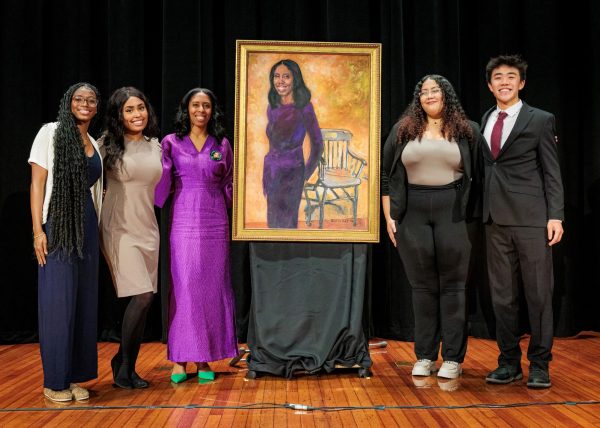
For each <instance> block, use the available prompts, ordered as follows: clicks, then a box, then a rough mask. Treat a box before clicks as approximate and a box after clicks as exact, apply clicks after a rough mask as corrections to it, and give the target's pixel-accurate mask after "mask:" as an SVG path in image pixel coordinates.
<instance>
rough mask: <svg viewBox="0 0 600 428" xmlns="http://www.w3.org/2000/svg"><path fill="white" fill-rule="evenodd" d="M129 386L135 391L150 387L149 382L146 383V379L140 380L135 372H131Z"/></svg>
mask: <svg viewBox="0 0 600 428" xmlns="http://www.w3.org/2000/svg"><path fill="white" fill-rule="evenodd" d="M131 385H132V386H133V387H134V388H135V389H143V388H148V387H149V386H150V382H148V381H147V380H146V379H142V378H141V377H140V375H139V374H137V373H136V372H133V373H131Z"/></svg>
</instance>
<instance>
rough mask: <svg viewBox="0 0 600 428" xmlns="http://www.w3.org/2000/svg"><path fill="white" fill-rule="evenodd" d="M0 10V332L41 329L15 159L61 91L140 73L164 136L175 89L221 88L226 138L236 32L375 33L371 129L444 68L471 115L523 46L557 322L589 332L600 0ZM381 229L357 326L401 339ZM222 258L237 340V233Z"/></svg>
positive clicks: (113, 313) (160, 2) (142, 1)
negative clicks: (549, 169)
mask: <svg viewBox="0 0 600 428" xmlns="http://www.w3.org/2000/svg"><path fill="white" fill-rule="evenodd" d="M0 12H1V13H0V32H1V40H0V43H1V46H0V53H1V62H0V97H1V103H0V122H1V128H0V129H2V132H1V143H0V263H1V265H0V284H1V285H0V340H1V341H2V342H4V343H7V342H8V343H10V342H16V341H27V340H35V339H36V331H37V314H36V309H37V308H36V305H37V281H36V265H35V262H34V261H33V257H32V250H31V223H30V215H29V205H28V198H29V193H28V189H29V181H30V169H29V167H28V165H27V163H26V160H27V157H28V153H29V149H30V146H31V143H32V141H33V137H34V136H35V134H36V132H37V130H38V129H39V127H40V126H41V124H42V123H44V122H48V121H52V120H54V119H55V116H56V112H57V109H58V102H59V99H60V97H61V96H62V94H63V93H64V91H65V90H66V88H67V87H68V86H69V85H71V84H72V83H74V82H78V81H89V82H92V83H93V84H95V85H96V86H97V87H98V88H99V89H100V91H101V92H102V95H103V98H104V100H106V99H107V97H108V96H109V95H110V93H111V91H112V90H114V89H116V88H118V87H120V86H123V85H133V86H137V87H139V88H140V89H142V90H143V91H144V92H145V93H146V94H147V95H148V96H149V97H150V100H151V101H152V103H153V105H154V107H155V109H156V111H157V113H158V115H159V118H160V122H161V125H162V130H163V133H164V134H166V133H167V132H170V131H171V129H172V128H171V124H172V119H173V116H174V111H175V108H176V106H177V103H178V101H179V99H180V98H181V96H182V95H183V94H184V93H185V92H186V91H187V90H188V89H189V88H191V87H193V86H198V85H201V86H205V87H209V88H212V89H213V90H214V91H215V92H216V94H217V95H218V96H219V98H220V101H221V104H222V107H223V108H224V111H225V112H226V115H227V129H228V130H229V134H230V136H231V135H232V131H233V119H234V95H235V94H234V91H235V88H234V81H235V80H234V75H235V40H236V39H257V40H316V41H345V42H380V43H382V44H383V51H382V60H383V64H382V87H381V94H382V98H381V118H382V122H381V130H382V140H384V138H385V136H386V134H387V133H388V132H389V129H390V128H391V126H392V125H393V123H394V121H395V120H396V119H397V118H398V116H399V115H400V114H401V112H402V111H403V109H404V108H405V106H406V105H407V103H408V101H409V99H410V96H411V93H412V89H413V87H414V84H415V83H416V81H417V80H418V79H419V78H420V77H421V76H423V75H424V74H427V73H439V74H442V75H444V76H446V77H447V78H448V79H449V80H450V81H451V82H453V84H454V86H455V88H456V90H457V92H458V94H459V95H460V97H461V99H462V102H463V105H464V107H465V110H466V111H467V114H468V115H469V116H470V117H471V118H473V119H474V120H476V121H479V118H480V116H481V113H482V112H483V111H484V110H486V109H487V108H488V107H490V106H491V105H492V104H493V98H492V97H491V94H490V93H489V91H488V89H487V87H486V84H485V78H484V73H483V69H484V66H485V64H486V62H487V60H488V59H489V58H490V57H491V56H494V55H497V54H499V53H514V52H519V53H521V54H523V55H524V57H525V58H526V59H527V60H528V61H529V64H530V69H529V73H528V81H527V85H526V88H525V90H524V91H523V93H522V97H523V99H525V100H526V101H527V102H528V103H529V104H531V105H534V106H537V107H540V108H542V109H545V110H548V111H551V112H553V113H555V114H556V117H557V124H558V133H559V139H560V143H559V155H560V160H561V163H562V167H563V177H564V183H565V195H566V201H565V202H566V222H565V229H566V235H565V238H564V242H563V243H561V244H560V245H559V246H558V247H557V248H556V250H555V253H554V259H555V268H556V269H555V276H556V281H555V302H554V303H555V320H556V323H555V325H556V329H555V331H556V334H557V335H561V336H564V335H571V334H574V333H576V332H578V331H580V330H588V329H592V330H600V316H598V310H597V305H598V304H597V302H598V301H600V279H598V274H597V273H596V270H597V266H600V225H599V223H600V222H599V220H600V141H599V140H600V101H599V100H600V82H599V79H598V76H600V48H599V47H598V46H599V44H600V3H598V2H595V1H592V0H588V1H570V2H561V1H543V0H488V1H482V2H479V1H460V0H419V1H416V0H415V1H402V0H397V1H384V0H382V1H368V0H362V1H361V0H322V1H318V0H303V1H289V2H280V1H270V0H257V1H251V0H250V1H249V0H245V1H242V0H239V1H238V0H218V1H209V0H205V1H197V0H180V1H167V0H94V1H85V0H84V1H82V0H63V1H49V0H29V1H21V0H7V1H4V2H2V4H1V5H0ZM578 52H584V54H583V55H581V54H579V53H578ZM101 114H102V109H100V115H101ZM97 131H98V127H97V126H96V128H95V130H94V132H96V133H97ZM162 223H163V226H164V223H165V221H164V216H163V221H162ZM473 234H474V236H475V237H477V238H478V239H479V240H480V241H481V239H482V236H481V228H478V227H477V226H476V225H475V226H474V227H473ZM164 237H165V230H164V227H163V238H164ZM381 239H382V243H380V244H375V245H372V246H371V247H370V248H369V254H370V259H369V267H370V269H369V274H368V278H369V281H368V282H369V283H368V284H367V289H368V290H370V293H371V294H370V295H369V296H367V302H368V303H370V304H369V305H367V306H368V308H367V309H368V311H367V315H368V314H371V315H370V317H368V318H370V322H369V323H368V327H369V329H370V333H371V334H372V335H377V336H383V337H389V338H399V339H405V340H406V339H411V336H412V325H413V322H412V310H411V300H410V290H409V287H408V284H407V282H406V278H405V276H404V273H403V269H402V266H401V264H400V263H399V259H398V256H397V255H396V253H395V251H394V250H393V248H392V247H391V245H390V244H389V241H388V239H387V237H386V234H385V228H384V227H382V229H381ZM482 248H483V247H482V245H481V242H479V244H476V258H475V260H474V266H473V267H474V270H473V272H474V273H473V278H472V280H471V282H470V284H469V285H470V288H469V302H470V308H469V311H470V317H469V319H470V323H471V333H472V334H475V335H478V336H489V334H490V333H491V331H493V330H492V329H493V315H492V314H491V309H490V305H489V299H488V297H487V293H486V287H487V284H486V281H485V271H484V269H483V262H484V257H485V255H484V253H483V249H482ZM232 260H233V266H232V269H233V274H234V276H233V277H234V287H235V289H236V296H237V298H238V300H237V304H238V310H237V313H238V330H239V331H238V334H239V336H240V339H241V340H243V339H244V337H245V325H246V320H247V319H246V318H245V317H246V316H247V307H248V304H249V299H250V295H249V291H248V290H249V269H248V248H247V244H245V243H233V245H232ZM164 261H165V258H164V257H163V261H162V264H163V265H164ZM166 279H167V275H166V272H165V269H163V270H162V274H161V292H162V299H157V300H156V304H155V305H154V307H153V313H152V316H151V321H150V323H149V328H148V332H147V333H148V336H149V337H154V338H157V337H160V335H161V326H162V318H163V317H164V313H165V312H164V309H165V307H164V296H165V289H166V287H167V286H168V284H167V281H166ZM101 289H102V293H101V298H100V317H101V319H100V327H101V330H102V331H101V337H102V338H105V339H106V338H111V337H112V336H113V335H114V333H115V332H116V331H118V328H119V327H118V324H119V322H120V319H121V312H122V310H123V302H117V301H116V300H117V299H116V298H115V297H114V292H113V291H112V285H111V284H110V279H109V278H108V277H107V276H106V271H104V274H103V275H102V278H101ZM161 300H162V301H163V306H162V307H161V305H160V303H161ZM161 309H162V310H161ZM525 327H526V326H525Z"/></svg>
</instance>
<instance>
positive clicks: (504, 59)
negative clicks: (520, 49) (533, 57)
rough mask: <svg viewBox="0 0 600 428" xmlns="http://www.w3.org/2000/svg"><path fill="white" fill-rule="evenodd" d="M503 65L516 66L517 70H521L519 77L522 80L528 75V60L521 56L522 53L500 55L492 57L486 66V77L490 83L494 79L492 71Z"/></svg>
mask: <svg viewBox="0 0 600 428" xmlns="http://www.w3.org/2000/svg"><path fill="white" fill-rule="evenodd" d="M503 65H507V66H509V67H515V68H516V69H517V70H519V77H520V78H521V80H525V77H527V62H526V61H525V60H524V59H523V58H522V57H521V55H518V54H515V55H498V56H496V57H494V58H490V60H489V61H488V63H487V65H486V66H485V78H486V79H487V82H488V83H490V82H491V81H492V71H494V69H496V68H498V67H501V66H503Z"/></svg>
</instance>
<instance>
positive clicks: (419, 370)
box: [412, 360, 435, 376]
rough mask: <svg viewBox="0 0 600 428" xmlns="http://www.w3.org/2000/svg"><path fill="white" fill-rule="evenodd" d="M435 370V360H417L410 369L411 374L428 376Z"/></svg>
mask: <svg viewBox="0 0 600 428" xmlns="http://www.w3.org/2000/svg"><path fill="white" fill-rule="evenodd" d="M432 372H435V361H431V360H418V361H417V362H416V363H415V365H414V366H413V369H412V375H413V376H430V375H431V373H432Z"/></svg>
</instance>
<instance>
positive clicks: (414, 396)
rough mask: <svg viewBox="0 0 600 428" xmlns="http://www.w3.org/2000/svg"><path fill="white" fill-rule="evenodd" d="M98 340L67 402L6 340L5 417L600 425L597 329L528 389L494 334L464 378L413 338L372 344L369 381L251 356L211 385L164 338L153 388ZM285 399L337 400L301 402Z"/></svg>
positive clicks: (146, 357) (12, 421) (32, 348)
mask: <svg viewBox="0 0 600 428" xmlns="http://www.w3.org/2000/svg"><path fill="white" fill-rule="evenodd" d="M527 342H528V340H527V339H526V338H525V339H524V340H523V341H522V348H523V349H524V350H525V349H526V345H527ZM98 349H99V358H100V361H99V378H98V379H96V380H95V381H92V382H88V383H87V384H85V385H84V386H87V387H88V388H90V390H91V398H90V400H89V401H87V402H82V403H76V402H73V403H69V404H66V405H59V404H54V403H52V402H50V401H48V400H46V399H45V398H44V397H43V395H42V385H41V384H42V369H41V364H40V358H39V350H38V346H37V344H27V345H4V346H0V364H1V367H2V370H1V372H0V379H1V381H0V426H2V427H6V426H11V427H12V426H49V427H50V426H61V427H67V426H71V427H80V426H86V427H87V426H116V427H138V426H144V427H146V426H179V427H187V426H198V427H202V426H206V427H244V426H257V427H313V426H331V427H353V426H357V427H367V426H368V427H376V426H385V427H393V426H420V427H424V426H427V427H430V426H505V427H532V426H539V427H556V426H569V427H572V426H596V427H599V426H600V333H592V332H584V333H581V334H580V335H578V336H577V337H575V338H568V339H556V341H555V347H554V362H553V363H552V365H551V377H552V383H553V386H552V388H550V389H547V390H530V389H527V387H526V386H525V381H524V380H523V381H519V382H516V383H513V384H509V385H488V384H486V383H485V380H484V377H485V375H486V373H487V372H488V371H489V370H490V369H492V368H494V367H495V362H496V356H497V347H496V343H495V342H494V341H490V340H482V339H473V338H471V339H470V340H469V349H468V352H467V359H466V360H465V363H464V373H463V375H462V377H461V378H460V379H458V380H457V381H447V380H445V381H442V380H438V379H437V378H436V377H430V378H420V379H417V378H413V377H412V376H411V375H410V371H411V365H412V361H413V353H412V343H408V342H396V341H388V346H387V347H386V348H379V349H372V350H371V353H372V358H373V363H374V364H373V377H372V378H370V379H360V378H358V377H357V371H356V370H355V369H340V370H336V371H335V372H333V373H331V374H322V375H306V374H304V375H298V376H297V377H295V378H294V379H291V380H287V379H282V378H275V377H263V378H259V379H257V380H246V379H245V374H246V369H245V363H243V362H242V363H240V364H239V367H238V368H235V367H229V365H228V360H227V361H219V362H218V363H216V364H214V366H213V367H214V369H216V371H217V379H216V380H215V381H214V382H209V383H206V384H203V385H199V384H198V382H197V379H196V378H194V379H190V380H188V381H187V382H184V383H182V384H179V385H174V384H172V383H171V382H170V381H169V374H170V369H171V366H170V363H169V362H168V361H167V360H166V349H165V345H163V344H161V343H147V344H144V345H142V351H141V358H140V361H139V364H138V372H139V373H140V374H142V376H143V377H145V378H147V379H148V380H150V381H151V382H152V386H151V387H150V388H149V389H146V390H129V391H127V390H121V389H116V388H113V386H112V377H111V373H110V367H109V365H110V364H109V363H110V358H111V357H112V355H113V354H114V353H115V351H116V349H117V345H116V344H114V343H99V345H98ZM523 363H524V366H523V368H524V371H525V376H526V375H527V365H526V362H525V361H524V362H523ZM284 403H298V404H306V405H309V406H314V407H326V408H328V409H320V410H319V409H317V410H305V411H301V410H293V409H290V408H283V406H282V405H283V404H284ZM235 406H247V407H246V408H238V409H236V408H234V407H235ZM373 406H380V407H379V408H378V409H375V408H374V407H373ZM350 407H363V408H362V409H350Z"/></svg>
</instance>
